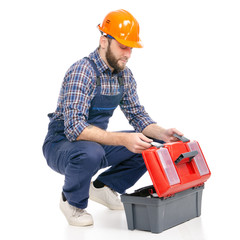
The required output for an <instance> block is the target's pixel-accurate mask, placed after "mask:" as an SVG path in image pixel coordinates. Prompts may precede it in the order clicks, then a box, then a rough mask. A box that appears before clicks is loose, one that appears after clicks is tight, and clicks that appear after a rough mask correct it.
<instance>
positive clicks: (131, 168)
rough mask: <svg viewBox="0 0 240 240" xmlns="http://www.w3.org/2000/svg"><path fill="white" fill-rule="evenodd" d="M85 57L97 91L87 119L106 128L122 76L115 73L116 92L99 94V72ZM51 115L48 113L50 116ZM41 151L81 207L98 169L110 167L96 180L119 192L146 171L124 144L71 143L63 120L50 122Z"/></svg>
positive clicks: (69, 197) (139, 157)
mask: <svg viewBox="0 0 240 240" xmlns="http://www.w3.org/2000/svg"><path fill="white" fill-rule="evenodd" d="M87 59H88V58H87ZM88 60H89V62H90V63H91V66H92V67H93V69H94V70H95V72H96V76H97V91H96V95H95V97H94V98H93V100H92V102H91V107H90V110H89V117H88V121H87V122H88V123H90V124H92V125H94V126H97V127H99V128H102V129H106V128H107V125H108V122H109V118H110V117H111V116H112V114H113V112H114V110H115V109H116V107H117V106H118V105H119V103H120V101H121V98H122V95H123V90H124V87H123V81H122V76H121V75H119V76H118V82H119V85H120V89H119V90H120V93H119V94H118V95H113V96H109V95H101V80H100V73H99V71H98V69H97V67H96V65H95V63H94V62H93V61H92V60H90V59H88ZM51 116H52V115H51V114H49V117H50V119H51ZM43 153H44V156H45V158H46V160H47V163H48V165H49V166H50V167H51V168H52V169H53V170H55V171H57V172H59V173H61V174H64V175H65V181H64V186H63V193H64V195H65V196H66V199H67V201H68V202H69V204H71V205H73V206H75V207H78V208H81V209H84V208H86V207H87V204H88V197H89V186H90V182H91V179H92V176H93V175H94V174H95V173H97V171H98V170H99V169H101V168H105V167H108V166H111V167H110V168H108V169H107V170H106V171H105V172H103V173H102V174H100V175H99V176H98V178H97V179H98V180H99V181H101V182H102V183H104V184H105V185H107V186H108V187H110V188H112V189H113V190H115V191H117V192H119V193H124V192H125V190H126V189H128V188H129V187H131V186H132V185H134V184H135V183H136V181H137V180H138V179H139V178H140V177H141V176H142V175H143V174H144V173H145V172H146V167H145V164H144V161H143V158H142V155H141V154H136V153H133V152H130V151H129V150H128V149H127V148H126V147H124V146H110V145H101V144H99V143H96V142H91V141H74V142H70V141H69V140H68V139H67V138H66V136H65V134H64V121H62V120H55V121H53V120H51V121H50V123H49V127H48V134H47V136H46V139H45V141H44V144H43Z"/></svg>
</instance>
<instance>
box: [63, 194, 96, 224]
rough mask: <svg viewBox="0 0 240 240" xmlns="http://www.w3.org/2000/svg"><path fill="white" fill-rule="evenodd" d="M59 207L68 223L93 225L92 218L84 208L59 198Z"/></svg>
mask: <svg viewBox="0 0 240 240" xmlns="http://www.w3.org/2000/svg"><path fill="white" fill-rule="evenodd" d="M59 205H60V209H61V211H62V212H63V214H64V216H65V217H66V219H67V221H68V223H69V225H72V226H78V227H84V226H90V225H93V218H92V216H91V214H89V213H88V212H87V211H86V210H84V209H80V208H76V207H74V206H72V205H70V204H69V203H68V202H67V201H65V202H64V201H63V199H62V196H61V199H60V204H59Z"/></svg>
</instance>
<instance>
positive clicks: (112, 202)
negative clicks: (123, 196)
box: [89, 182, 124, 210]
mask: <svg viewBox="0 0 240 240" xmlns="http://www.w3.org/2000/svg"><path fill="white" fill-rule="evenodd" d="M89 198H90V199H91V200H93V201H95V202H98V203H100V204H103V205H104V206H106V207H108V208H109V209H111V210H123V209H124V207H123V204H122V202H121V200H120V199H119V197H118V194H117V192H115V191H113V190H112V189H110V188H109V187H107V186H104V187H102V188H95V187H94V186H93V183H92V182H91V184H90V189H89Z"/></svg>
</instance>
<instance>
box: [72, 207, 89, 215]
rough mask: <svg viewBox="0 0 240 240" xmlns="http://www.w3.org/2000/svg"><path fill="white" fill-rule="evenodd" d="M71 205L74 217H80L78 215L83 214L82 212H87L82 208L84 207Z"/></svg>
mask: <svg viewBox="0 0 240 240" xmlns="http://www.w3.org/2000/svg"><path fill="white" fill-rule="evenodd" d="M71 207H72V209H73V213H72V215H73V216H74V217H80V216H82V215H84V214H88V213H87V211H86V210H84V209H80V208H76V207H74V206H71Z"/></svg>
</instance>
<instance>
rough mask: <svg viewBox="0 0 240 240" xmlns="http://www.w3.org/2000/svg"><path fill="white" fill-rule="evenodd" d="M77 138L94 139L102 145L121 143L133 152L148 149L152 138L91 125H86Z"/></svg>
mask: <svg viewBox="0 0 240 240" xmlns="http://www.w3.org/2000/svg"><path fill="white" fill-rule="evenodd" d="M77 140H86V141H94V142H98V143H100V144H104V145H116V146H117V145H122V146H125V147H126V148H127V149H128V150H130V151H131V152H134V153H141V152H142V151H143V150H146V149H148V148H149V147H151V145H150V142H152V139H149V138H148V137H146V136H144V135H143V134H142V133H124V132H108V131H105V130H102V129H100V128H98V127H95V126H93V125H90V126H88V127H86V128H85V129H84V130H83V131H82V132H81V134H80V135H79V136H78V137H77Z"/></svg>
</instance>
